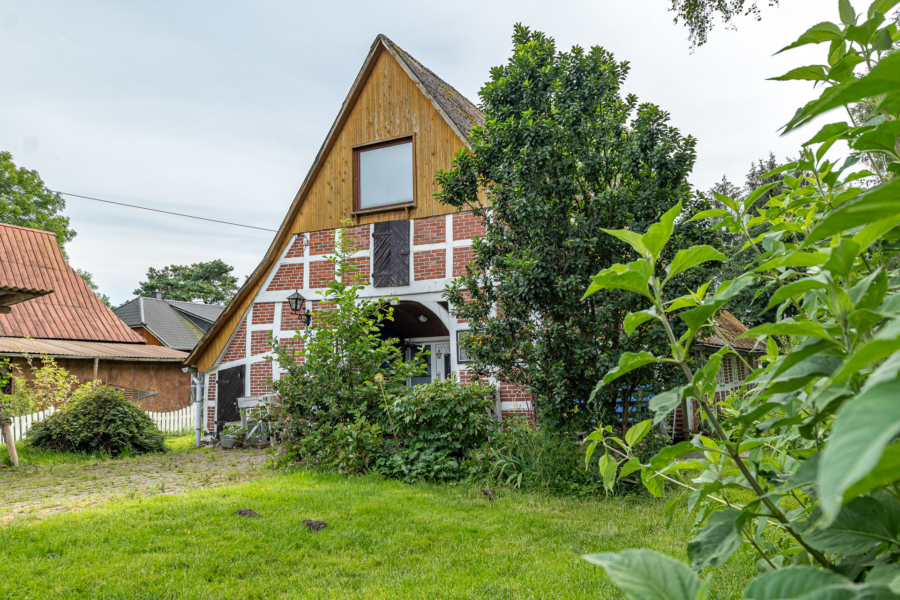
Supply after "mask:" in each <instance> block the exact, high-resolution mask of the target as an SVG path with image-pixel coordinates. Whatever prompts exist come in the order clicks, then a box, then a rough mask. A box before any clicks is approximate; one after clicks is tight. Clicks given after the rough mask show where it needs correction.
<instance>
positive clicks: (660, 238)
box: [642, 200, 681, 260]
mask: <svg viewBox="0 0 900 600" xmlns="http://www.w3.org/2000/svg"><path fill="white" fill-rule="evenodd" d="M680 214H681V200H679V201H678V204H676V205H675V206H673V207H672V208H670V209H669V210H667V211H666V213H665V214H664V215H663V216H662V218H661V219H660V220H659V223H654V224H653V225H651V226H650V229H648V230H647V233H645V234H644V237H643V238H642V239H643V241H644V245H645V246H646V247H647V249H648V250H649V251H650V254H651V255H652V256H653V258H654V260H655V259H657V258H659V255H660V253H661V252H662V249H663V248H664V247H665V245H666V244H667V243H668V242H669V238H670V237H672V231H674V230H675V219H677V218H678V215H680Z"/></svg>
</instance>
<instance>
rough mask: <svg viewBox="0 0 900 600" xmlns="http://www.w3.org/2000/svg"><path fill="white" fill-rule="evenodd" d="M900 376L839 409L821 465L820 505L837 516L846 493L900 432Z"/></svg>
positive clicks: (872, 388)
mask: <svg viewBox="0 0 900 600" xmlns="http://www.w3.org/2000/svg"><path fill="white" fill-rule="evenodd" d="M898 398H900V379H892V380H888V381H885V382H883V383H880V384H878V385H876V386H874V387H871V388H869V389H867V390H865V391H863V392H862V393H861V394H860V395H859V396H857V397H856V398H854V399H853V400H850V401H848V402H846V403H845V404H844V405H843V406H842V407H841V409H840V410H839V411H838V413H837V416H836V417H835V421H834V429H833V430H832V434H831V438H830V439H829V442H828V444H827V445H826V446H825V449H824V450H823V451H822V459H821V462H820V468H819V506H820V507H821V509H822V512H823V513H824V514H825V516H826V517H827V518H828V519H834V518H835V517H837V515H838V512H839V511H840V507H841V503H842V501H843V497H844V492H845V491H846V490H847V489H848V488H850V486H852V485H853V484H855V483H857V482H858V481H860V480H862V479H863V478H864V477H865V476H866V475H868V474H869V473H871V472H872V470H874V469H875V467H876V466H877V465H878V463H879V462H880V460H881V457H882V455H883V454H884V450H885V448H887V446H888V444H889V443H890V442H891V441H892V440H893V438H894V436H896V435H897V434H898V433H900V402H898V401H897V399H898Z"/></svg>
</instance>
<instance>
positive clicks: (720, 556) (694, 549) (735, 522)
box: [687, 509, 743, 571]
mask: <svg viewBox="0 0 900 600" xmlns="http://www.w3.org/2000/svg"><path fill="white" fill-rule="evenodd" d="M740 517H741V513H740V511H737V510H733V509H727V510H720V511H718V512H714V513H713V514H711V515H710V516H709V521H708V523H707V525H706V526H705V527H703V528H702V529H700V531H698V532H697V537H696V538H694V539H693V540H691V541H690V542H689V543H688V547H687V552H688V560H689V561H690V562H691V567H693V568H694V569H695V570H698V571H699V570H700V569H702V568H704V567H707V566H712V567H719V566H721V565H723V564H724V563H725V561H726V560H728V559H729V558H731V555H732V554H734V553H735V552H737V550H738V549H739V548H740V547H741V543H742V542H743V537H742V536H741V530H740V525H739V522H740V521H739V519H740Z"/></svg>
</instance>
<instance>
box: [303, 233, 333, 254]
mask: <svg viewBox="0 0 900 600" xmlns="http://www.w3.org/2000/svg"><path fill="white" fill-rule="evenodd" d="M332 252H334V229H326V230H325V231H314V232H313V233H311V234H309V253H310V255H316V254H331V253H332Z"/></svg>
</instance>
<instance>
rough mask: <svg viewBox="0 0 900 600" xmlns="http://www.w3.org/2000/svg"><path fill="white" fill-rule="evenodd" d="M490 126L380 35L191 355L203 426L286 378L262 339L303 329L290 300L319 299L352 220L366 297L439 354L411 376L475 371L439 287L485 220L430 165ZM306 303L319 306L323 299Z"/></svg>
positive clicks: (410, 337) (521, 397) (397, 331)
mask: <svg viewBox="0 0 900 600" xmlns="http://www.w3.org/2000/svg"><path fill="white" fill-rule="evenodd" d="M483 123H484V116H483V115H482V113H481V112H480V111H479V110H478V108H477V107H476V106H475V105H474V104H472V103H471V102H470V101H469V100H467V99H466V98H464V97H463V96H462V95H460V94H459V92H457V91H456V90H455V89H454V88H453V87H452V86H450V85H449V84H448V83H446V82H445V81H443V80H442V79H440V78H439V77H438V76H437V75H435V74H434V73H433V72H431V71H430V70H428V69H427V68H425V67H424V66H423V65H422V64H421V63H419V62H418V61H417V60H416V59H414V58H413V57H412V56H410V55H409V54H408V53H406V52H405V51H403V50H402V49H401V48H400V47H398V46H397V45H396V44H394V43H393V42H392V41H390V40H389V39H388V38H386V37H384V36H383V35H379V36H378V37H377V38H376V39H375V42H374V43H373V44H372V47H371V49H370V51H369V54H368V56H367V57H366V59H365V62H364V63H363V66H362V69H361V70H360V72H359V74H358V75H357V77H356V80H355V81H354V82H353V85H352V87H351V89H350V93H349V94H348V95H347V98H346V99H345V100H344V103H343V105H342V106H341V108H340V111H339V112H338V116H337V118H336V120H335V122H334V124H333V125H332V127H331V129H330V131H329V132H328V135H327V137H326V138H325V141H324V143H323V145H322V147H321V148H320V149H319V152H318V154H317V155H316V158H315V160H314V161H313V164H312V167H311V168H310V171H309V173H308V174H307V175H306V178H305V180H304V181H303V184H302V185H301V186H300V190H299V191H298V192H297V194H296V196H295V197H294V200H293V202H292V204H291V206H290V208H289V209H288V211H287V214H286V216H285V218H284V221H283V222H282V224H281V227H280V228H279V230H278V233H277V234H276V235H275V238H274V240H273V241H272V244H271V245H270V247H269V249H268V251H267V252H266V254H265V255H264V256H263V257H262V260H261V262H260V264H259V266H258V267H257V268H256V269H255V270H254V271H253V273H252V274H251V275H250V277H249V278H248V279H247V280H246V281H245V283H244V285H243V286H242V287H241V289H240V290H239V291H238V293H237V295H236V296H235V297H234V298H233V299H232V301H231V302H230V303H229V305H228V306H227V307H226V308H225V310H224V311H223V312H222V314H221V316H220V317H219V318H218V319H217V320H216V322H215V324H214V325H213V326H212V327H211V328H210V329H209V330H208V331H207V332H206V333H205V334H204V336H203V338H202V339H201V340H200V342H199V343H198V344H197V346H196V347H195V348H194V349H193V351H192V352H191V354H190V356H189V357H188V358H187V360H186V361H185V364H186V365H188V366H191V367H193V368H196V369H197V370H198V371H199V374H200V379H201V385H202V387H203V397H204V398H205V412H204V414H205V415H206V423H205V428H206V430H207V431H219V430H221V428H222V426H223V424H224V423H228V422H232V421H236V420H237V419H238V408H237V399H238V398H239V397H243V396H256V395H261V394H265V393H267V392H268V391H269V388H268V385H267V382H268V381H270V380H273V379H277V378H278V377H280V375H281V373H280V370H279V367H278V365H277V363H276V362H274V361H271V360H267V358H268V357H270V356H271V348H270V346H269V343H268V337H269V335H270V334H271V335H273V336H274V337H276V338H278V339H279V340H288V339H291V338H292V337H293V335H294V332H295V331H297V330H302V329H303V326H302V325H301V323H300V319H299V318H298V316H297V315H295V314H293V313H292V312H291V311H290V308H289V306H288V303H287V298H288V296H290V295H291V294H292V293H293V292H294V291H295V290H302V294H303V296H305V297H306V298H313V299H314V298H316V297H317V294H316V292H317V291H319V290H322V289H323V288H325V287H326V286H327V285H328V283H329V281H330V280H331V279H332V278H333V276H334V268H333V265H332V263H330V262H329V261H327V260H326V259H325V257H326V255H328V254H329V253H331V252H332V251H333V248H334V244H335V241H336V239H337V235H338V234H339V233H338V232H339V228H340V226H341V223H342V221H345V220H352V223H353V225H352V226H351V227H349V228H348V229H346V230H345V231H346V234H347V235H350V236H352V238H353V239H354V241H355V243H356V245H357V247H358V248H359V251H358V252H357V253H356V254H355V256H353V257H352V258H351V260H352V261H354V263H356V265H357V267H356V271H357V273H361V274H363V275H364V276H365V277H366V280H367V281H368V283H369V285H368V286H367V287H366V288H364V290H363V291H362V293H361V295H362V296H363V297H370V298H372V297H396V298H398V299H399V303H398V305H396V306H395V307H394V318H395V320H394V321H393V322H392V323H390V330H389V333H390V334H391V335H393V336H395V337H397V338H399V339H400V341H401V343H404V344H416V345H422V346H425V347H426V349H428V350H430V351H431V356H430V359H429V364H428V372H427V373H426V374H425V376H423V377H420V378H416V379H415V381H414V383H425V382H428V381H431V380H432V379H443V378H444V377H446V376H447V375H448V374H450V373H451V372H457V373H458V374H459V378H460V380H461V381H463V382H467V381H470V380H471V375H470V372H469V371H467V368H466V367H467V363H468V359H467V357H466V356H465V354H464V353H463V352H462V351H461V349H460V346H459V340H460V339H461V337H462V336H465V335H466V332H467V329H468V323H467V322H465V320H460V319H457V318H454V317H452V316H451V315H450V311H451V308H452V307H451V306H449V305H448V303H447V302H446V301H444V299H443V292H444V290H445V288H446V286H447V284H448V283H450V282H451V281H452V280H453V279H454V278H455V277H458V276H459V275H461V274H462V273H464V272H465V270H466V267H467V265H468V264H469V262H470V261H471V259H472V240H473V238H476V237H478V236H480V235H483V233H484V227H483V224H482V223H481V222H480V220H479V219H477V218H476V217H474V216H473V215H472V213H471V212H456V210H455V209H454V208H452V207H450V206H447V205H444V204H442V203H441V202H440V201H439V200H438V198H437V196H436V194H437V192H438V191H439V184H438V182H437V181H436V178H435V171H437V170H438V169H450V168H451V167H452V162H451V161H452V159H453V157H454V156H456V154H457V153H458V152H459V151H460V150H465V149H468V148H469V139H468V135H469V133H470V131H471V130H472V128H473V127H474V126H476V125H481V124H483ZM309 303H310V304H312V307H311V309H312V311H313V313H315V311H316V308H317V306H318V302H315V301H311V302H309ZM302 343H303V341H302V339H301V340H297V341H296V342H295V347H297V346H302ZM498 388H499V389H498V397H497V399H496V403H495V409H494V413H495V415H496V416H497V417H498V418H501V417H502V416H503V415H508V414H510V413H512V412H525V413H531V412H532V409H533V407H532V398H531V394H530V393H529V391H528V390H527V389H525V388H522V387H520V386H516V385H510V384H501V385H499V386H498Z"/></svg>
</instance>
